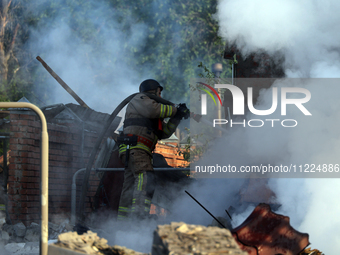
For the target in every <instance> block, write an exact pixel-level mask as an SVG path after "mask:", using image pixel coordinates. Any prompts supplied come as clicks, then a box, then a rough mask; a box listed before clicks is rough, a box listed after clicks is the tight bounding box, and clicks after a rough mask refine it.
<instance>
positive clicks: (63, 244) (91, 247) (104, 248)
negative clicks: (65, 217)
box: [49, 231, 145, 255]
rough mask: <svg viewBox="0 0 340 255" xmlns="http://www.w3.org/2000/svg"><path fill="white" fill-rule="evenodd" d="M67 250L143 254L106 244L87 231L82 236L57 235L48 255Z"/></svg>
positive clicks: (120, 254)
mask: <svg viewBox="0 0 340 255" xmlns="http://www.w3.org/2000/svg"><path fill="white" fill-rule="evenodd" d="M68 250H73V251H77V252H80V253H85V254H106V255H124V254H125V255H143V254H145V253H140V252H135V251H133V250H130V249H127V248H125V247H121V246H118V245H115V246H113V247H111V246H109V245H108V244H107V240H105V239H104V238H100V237H98V236H97V234H96V233H93V232H92V231H87V233H84V234H82V235H78V234H77V233H76V232H68V233H63V234H61V235H59V237H58V242H57V243H55V244H52V245H50V246H49V254H50V255H53V254H56V255H57V254H64V253H65V252H67V251H68Z"/></svg>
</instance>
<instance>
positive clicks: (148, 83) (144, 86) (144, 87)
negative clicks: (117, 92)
mask: <svg viewBox="0 0 340 255" xmlns="http://www.w3.org/2000/svg"><path fill="white" fill-rule="evenodd" d="M157 88H160V89H161V91H162V90H163V87H162V86H161V85H160V84H159V83H158V81H156V80H153V79H148V80H145V81H143V82H142V83H141V84H140V85H139V92H146V91H149V90H155V89H157Z"/></svg>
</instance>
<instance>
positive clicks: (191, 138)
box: [177, 128, 209, 163]
mask: <svg viewBox="0 0 340 255" xmlns="http://www.w3.org/2000/svg"><path fill="white" fill-rule="evenodd" d="M185 130H186V132H187V139H186V143H185V145H184V146H183V147H181V148H178V149H177V153H178V155H179V156H183V159H184V160H185V161H187V162H188V163H192V162H195V161H197V160H198V159H199V158H200V157H201V156H202V155H203V154H204V153H205V152H206V151H207V150H208V148H209V140H207V139H205V140H204V142H203V143H202V142H200V143H198V140H201V139H200V138H202V136H203V134H196V135H193V134H191V133H190V129H189V128H185Z"/></svg>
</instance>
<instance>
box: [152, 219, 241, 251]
mask: <svg viewBox="0 0 340 255" xmlns="http://www.w3.org/2000/svg"><path fill="white" fill-rule="evenodd" d="M162 254H231V255H236V254H239V255H246V254H247V253H246V252H244V251H242V250H241V249H240V248H239V246H238V245H237V243H236V241H235V240H234V238H233V236H232V235H231V233H230V231H229V230H227V229H223V228H219V227H205V226H199V225H189V224H185V223H183V222H179V223H178V222H172V223H171V224H170V225H162V226H158V227H157V229H156V230H155V232H154V239H153V245H152V255H162Z"/></svg>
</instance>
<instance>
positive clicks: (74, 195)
mask: <svg viewBox="0 0 340 255" xmlns="http://www.w3.org/2000/svg"><path fill="white" fill-rule="evenodd" d="M85 170H86V168H81V169H79V170H78V171H77V172H75V173H74V175H73V178H72V189H71V224H72V225H75V223H76V204H77V201H76V200H77V184H76V180H77V175H78V174H79V173H80V172H83V171H85ZM91 171H124V168H91ZM154 171H156V172H157V171H190V168H173V167H163V168H154Z"/></svg>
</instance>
